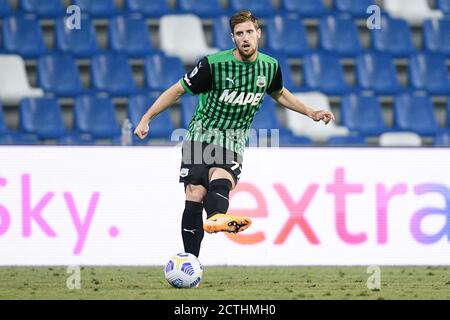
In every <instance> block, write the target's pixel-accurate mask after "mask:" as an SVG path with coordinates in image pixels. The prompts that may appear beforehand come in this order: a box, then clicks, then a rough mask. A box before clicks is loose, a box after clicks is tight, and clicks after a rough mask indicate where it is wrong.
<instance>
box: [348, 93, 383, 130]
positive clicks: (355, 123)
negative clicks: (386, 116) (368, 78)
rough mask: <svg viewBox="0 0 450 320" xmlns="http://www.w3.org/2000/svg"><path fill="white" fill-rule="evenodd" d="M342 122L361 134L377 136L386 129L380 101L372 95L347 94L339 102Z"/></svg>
mask: <svg viewBox="0 0 450 320" xmlns="http://www.w3.org/2000/svg"><path fill="white" fill-rule="evenodd" d="M341 120H342V124H343V125H344V126H345V127H347V128H348V129H349V130H350V131H352V132H356V133H357V134H359V135H362V136H378V135H380V134H382V133H383V132H386V131H388V127H387V126H386V125H385V123H384V120H383V113H382V109H381V105H380V102H379V101H378V99H377V98H376V97H375V96H373V95H358V94H349V95H346V96H344V97H343V98H342V102H341Z"/></svg>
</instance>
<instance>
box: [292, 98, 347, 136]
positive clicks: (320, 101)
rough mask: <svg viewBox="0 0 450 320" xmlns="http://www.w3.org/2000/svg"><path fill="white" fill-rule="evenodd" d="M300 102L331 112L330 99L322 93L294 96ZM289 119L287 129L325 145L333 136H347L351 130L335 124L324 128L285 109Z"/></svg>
mask: <svg viewBox="0 0 450 320" xmlns="http://www.w3.org/2000/svg"><path fill="white" fill-rule="evenodd" d="M294 95H295V96H296V97H297V98H298V99H300V101H303V102H304V103H306V104H307V105H310V106H321V108H322V109H323V110H331V106H330V102H329V99H328V97H327V96H326V95H324V94H323V93H321V92H304V93H295V94H294ZM284 110H285V116H286V118H287V127H288V128H289V129H291V130H292V131H293V132H294V134H295V135H301V136H306V137H308V138H310V139H311V140H313V141H314V142H316V143H324V142H326V141H327V140H328V139H329V138H330V137H332V136H347V135H349V130H348V129H347V128H345V127H341V126H337V125H336V124H335V123H329V124H328V125H326V126H324V125H323V123H319V122H314V121H311V119H309V118H307V117H305V116H302V115H300V114H298V113H296V112H294V111H292V110H289V109H284Z"/></svg>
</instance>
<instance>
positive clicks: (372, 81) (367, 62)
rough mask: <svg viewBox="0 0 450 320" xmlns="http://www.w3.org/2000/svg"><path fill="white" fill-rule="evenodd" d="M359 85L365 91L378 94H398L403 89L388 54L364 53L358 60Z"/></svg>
mask: <svg viewBox="0 0 450 320" xmlns="http://www.w3.org/2000/svg"><path fill="white" fill-rule="evenodd" d="M356 75H357V77H356V78H357V83H358V85H359V86H360V88H361V89H363V90H373V91H375V92H376V93H377V94H385V95H391V94H396V93H398V92H399V91H400V90H402V87H401V85H400V82H399V80H398V78H397V70H396V68H395V65H394V63H393V59H392V57H391V55H390V54H388V53H381V52H371V53H364V54H361V55H359V56H358V57H357V60H356Z"/></svg>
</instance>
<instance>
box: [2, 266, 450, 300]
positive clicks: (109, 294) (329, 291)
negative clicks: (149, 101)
mask: <svg viewBox="0 0 450 320" xmlns="http://www.w3.org/2000/svg"><path fill="white" fill-rule="evenodd" d="M68 276H70V275H69V274H67V273H66V269H65V268H64V267H0V299H174V300H176V299H183V300H185V299H201V300H208V299H214V300H218V299H220V300H223V299H231V300H234V299H241V300H242V299H249V300H256V299H258V300H266V299H272V300H278V299H375V300H376V299H379V300H382V299H446V300H448V299H450V267H444V266H439V267H412V266H405V267H401V266H400V267H381V289H380V290H369V289H368V288H367V286H366V281H367V279H368V277H369V276H370V275H369V274H367V273H366V267H340V266H336V267H314V266H310V267H238V266H229V267H212V266H211V267H208V266H206V267H205V273H204V277H203V280H202V282H201V284H200V286H199V287H198V288H194V289H174V288H172V287H170V286H169V284H168V283H167V282H166V280H165V279H164V275H163V270H162V267H82V268H81V288H80V289H74V290H69V289H67V286H66V281H67V278H68Z"/></svg>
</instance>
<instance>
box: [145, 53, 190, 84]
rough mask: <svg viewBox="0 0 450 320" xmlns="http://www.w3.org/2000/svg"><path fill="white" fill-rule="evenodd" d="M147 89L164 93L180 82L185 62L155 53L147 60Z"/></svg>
mask: <svg viewBox="0 0 450 320" xmlns="http://www.w3.org/2000/svg"><path fill="white" fill-rule="evenodd" d="M144 63H145V71H144V72H145V87H146V88H149V89H150V90H151V91H164V90H166V89H167V88H169V87H170V86H172V85H173V84H174V83H176V82H177V81H179V80H180V79H181V77H182V76H183V74H184V72H185V71H184V70H185V69H184V65H183V62H182V61H181V60H180V59H179V58H177V57H167V56H166V55H164V54H163V53H154V54H152V55H149V56H147V57H146V58H145V62H144Z"/></svg>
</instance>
